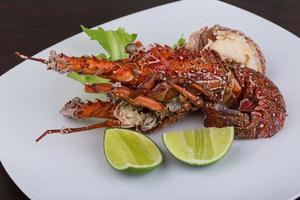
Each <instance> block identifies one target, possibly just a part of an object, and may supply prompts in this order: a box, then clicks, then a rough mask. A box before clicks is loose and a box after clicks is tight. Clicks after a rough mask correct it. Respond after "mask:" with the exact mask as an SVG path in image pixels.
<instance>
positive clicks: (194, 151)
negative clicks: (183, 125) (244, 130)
mask: <svg viewBox="0 0 300 200" xmlns="http://www.w3.org/2000/svg"><path fill="white" fill-rule="evenodd" d="M162 139H163V143H164V145H165V146H166V148H167V150H168V152H169V153H170V154H171V155H172V156H173V157H175V158H176V159H177V160H179V161H182V162H184V163H186V164H189V165H195V166H204V165H209V164H212V163H215V162H217V161H218V160H220V159H221V158H223V157H224V156H225V155H226V153H227V152H228V150H229V149H230V148H231V146H232V143H233V139H234V128H233V127H225V128H204V129H195V130H185V131H181V132H180V131H173V132H170V133H165V134H163V135H162Z"/></svg>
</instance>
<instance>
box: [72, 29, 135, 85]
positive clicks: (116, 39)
mask: <svg viewBox="0 0 300 200" xmlns="http://www.w3.org/2000/svg"><path fill="white" fill-rule="evenodd" d="M81 28H82V30H83V31H84V32H85V33H86V34H87V35H88V36H90V38H91V40H96V41H97V42H98V43H99V44H100V45H101V46H102V47H103V49H105V51H106V52H107V53H108V54H109V55H108V56H107V55H105V54H104V53H100V54H99V55H98V56H97V57H98V58H102V59H109V60H112V61H115V60H120V59H125V58H128V54H127V53H126V50H125V48H126V46H127V45H128V44H131V43H133V42H134V40H135V39H136V37H137V34H129V33H127V32H126V31H125V29H123V28H119V29H117V30H107V31H105V30H104V29H103V28H101V27H99V28H98V29H95V30H94V29H88V28H85V27H84V26H81ZM67 76H68V77H69V78H72V79H74V80H76V81H79V82H80V83H82V84H88V85H93V84H96V83H107V82H109V80H108V79H104V78H101V77H99V76H94V75H82V74H78V73H76V72H70V73H69V74H68V75H67Z"/></svg>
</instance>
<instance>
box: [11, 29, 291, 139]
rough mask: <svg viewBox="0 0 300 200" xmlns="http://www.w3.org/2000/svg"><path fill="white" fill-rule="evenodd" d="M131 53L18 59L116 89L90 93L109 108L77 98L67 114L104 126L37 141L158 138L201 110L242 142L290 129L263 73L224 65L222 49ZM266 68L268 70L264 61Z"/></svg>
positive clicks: (96, 88) (97, 87) (155, 48)
mask: <svg viewBox="0 0 300 200" xmlns="http://www.w3.org/2000/svg"><path fill="white" fill-rule="evenodd" d="M214 28H215V27H214ZM204 30H206V31H208V30H209V31H211V30H212V29H204ZM201 31H202V32H201V34H200V35H201V37H202V38H203V37H204V36H205V35H204V36H203V29H202V30H201ZM192 36H193V35H192ZM203 41H204V40H202V42H203ZM206 43H208V40H207V41H206ZM132 45H134V48H131V49H134V50H133V51H131V52H130V56H129V58H128V59H123V60H119V61H109V60H106V59H99V58H96V57H94V56H82V57H69V56H66V55H64V54H57V53H56V52H55V51H51V52H50V57H49V59H48V60H45V59H39V58H32V57H27V56H25V55H22V54H20V53H18V52H16V54H17V55H18V56H19V57H21V58H23V59H31V60H36V61H39V62H42V63H44V64H46V65H47V66H48V69H51V70H55V71H57V72H59V73H67V72H77V73H80V74H90V75H96V76H100V77H103V78H107V79H110V83H99V84H94V85H85V91H86V92H88V93H103V92H105V93H106V94H107V96H108V100H107V101H101V100H96V101H94V102H91V101H82V100H81V99H80V98H78V97H76V98H74V99H73V100H71V101H69V102H68V103H67V104H66V105H65V106H64V107H63V108H62V109H61V111H60V112H61V113H62V114H63V115H64V116H66V117H69V118H73V119H77V120H81V119H85V118H89V117H93V118H105V119H106V120H105V121H103V122H101V123H97V124H94V125H90V126H85V127H80V128H63V129H54V130H47V131H46V132H45V133H44V134H42V135H41V136H40V137H39V138H38V139H37V140H36V141H39V140H40V139H42V138H43V137H44V136H46V135H48V134H53V133H62V134H68V133H73V132H79V131H85V130H90V129H95V128H101V127H121V128H134V129H137V130H140V131H142V132H151V131H153V130H155V129H158V128H161V127H163V126H166V125H169V124H171V123H174V122H176V121H177V120H179V119H181V118H182V117H184V115H185V114H186V113H187V112H190V111H197V110H200V111H201V112H203V113H204V115H205V120H204V125H205V126H208V127H224V126H234V128H235V133H236V134H235V136H236V138H239V139H255V138H267V137H271V136H273V135H274V134H275V133H277V132H278V131H279V130H280V129H281V128H282V127H283V125H284V121H285V117H286V106H285V101H284V98H283V96H282V94H281V92H280V91H279V89H278V88H277V87H276V85H275V84H274V83H273V82H272V81H271V80H270V79H268V78H267V77H266V76H265V75H264V74H263V73H261V72H258V71H255V70H253V69H251V68H248V67H246V66H245V65H244V64H241V63H238V62H236V61H235V60H234V59H226V58H224V57H223V56H222V57H221V56H220V53H218V52H217V51H216V50H215V49H210V48H205V47H204V46H206V47H208V45H202V46H203V47H202V48H201V49H199V45H196V46H197V48H193V45H191V43H189V44H188V45H186V46H184V45H183V46H179V47H177V48H176V49H174V50H173V49H172V48H170V47H169V46H162V45H159V44H153V45H150V46H149V47H147V48H145V47H143V46H141V45H140V43H136V45H135V44H132ZM259 52H260V51H259ZM260 55H262V54H260ZM260 61H263V62H261V64H263V65H264V64H265V63H264V59H260ZM264 70H265V68H263V72H264Z"/></svg>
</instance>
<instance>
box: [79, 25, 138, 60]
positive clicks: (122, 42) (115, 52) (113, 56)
mask: <svg viewBox="0 0 300 200" xmlns="http://www.w3.org/2000/svg"><path fill="white" fill-rule="evenodd" d="M81 28H82V30H83V31H84V32H85V33H86V34H87V35H88V36H90V38H91V40H96V41H97V42H98V43H99V44H100V45H101V46H102V47H103V49H105V51H107V53H109V57H108V59H110V60H113V61H115V60H120V59H125V58H128V53H126V51H125V48H126V46H127V45H128V44H131V43H133V42H134V40H135V39H136V37H137V34H129V33H127V32H126V31H125V29H124V28H119V29H117V30H115V31H114V30H107V31H105V30H104V29H103V28H101V27H99V28H98V29H96V30H93V29H88V28H85V27H84V26H81Z"/></svg>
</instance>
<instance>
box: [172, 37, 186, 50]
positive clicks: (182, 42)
mask: <svg viewBox="0 0 300 200" xmlns="http://www.w3.org/2000/svg"><path fill="white" fill-rule="evenodd" d="M184 44H185V39H184V38H183V35H182V36H181V37H180V38H179V40H178V41H177V42H176V43H175V44H174V45H173V46H172V49H176V48H177V47H179V46H181V45H184Z"/></svg>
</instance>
